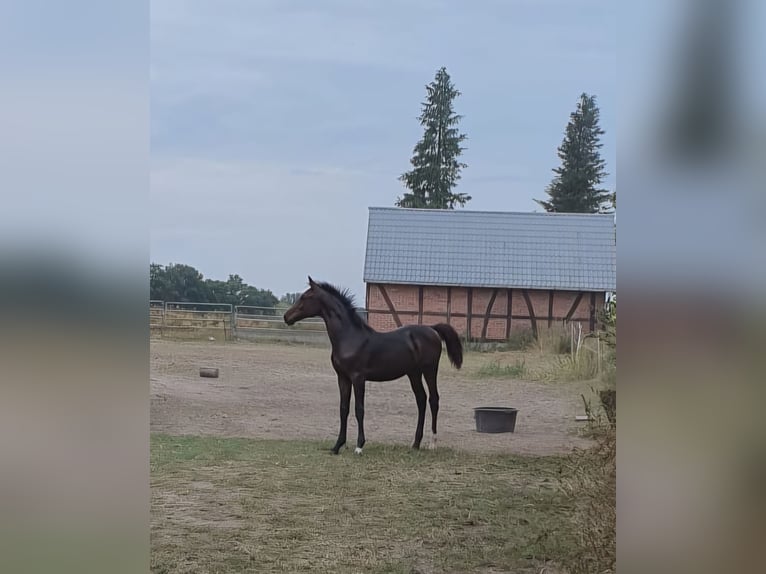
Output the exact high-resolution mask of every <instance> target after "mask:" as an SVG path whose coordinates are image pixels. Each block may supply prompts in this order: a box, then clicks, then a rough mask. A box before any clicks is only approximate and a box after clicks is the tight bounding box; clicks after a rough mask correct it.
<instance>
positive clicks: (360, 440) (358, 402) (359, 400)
mask: <svg viewBox="0 0 766 574" xmlns="http://www.w3.org/2000/svg"><path fill="white" fill-rule="evenodd" d="M353 385H354V410H355V411H356V424H357V427H359V434H358V435H357V437H356V448H355V449H354V452H355V453H356V454H362V447H363V446H364V443H365V439H364V387H365V380H364V379H362V378H359V377H355V378H354V382H353Z"/></svg>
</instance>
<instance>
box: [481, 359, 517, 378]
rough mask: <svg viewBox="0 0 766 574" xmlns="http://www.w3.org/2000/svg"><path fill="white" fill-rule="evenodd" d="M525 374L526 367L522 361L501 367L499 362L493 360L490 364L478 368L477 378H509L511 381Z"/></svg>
mask: <svg viewBox="0 0 766 574" xmlns="http://www.w3.org/2000/svg"><path fill="white" fill-rule="evenodd" d="M526 374H527V366H526V364H525V363H524V360H523V359H516V361H515V362H514V363H513V364H512V365H501V364H500V362H499V361H497V360H495V361H492V362H491V363H486V364H484V365H482V366H481V367H480V368H479V372H478V375H479V377H488V378H492V377H509V378H513V379H520V378H522V377H524V376H525V375H526Z"/></svg>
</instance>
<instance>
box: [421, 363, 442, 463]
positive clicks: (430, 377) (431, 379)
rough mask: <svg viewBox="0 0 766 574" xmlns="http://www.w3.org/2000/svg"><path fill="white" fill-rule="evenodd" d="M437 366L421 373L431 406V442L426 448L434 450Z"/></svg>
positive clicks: (436, 412) (437, 412)
mask: <svg viewBox="0 0 766 574" xmlns="http://www.w3.org/2000/svg"><path fill="white" fill-rule="evenodd" d="M438 371H439V364H438V363H437V364H436V366H435V367H433V368H431V369H427V370H426V371H424V372H423V375H424V376H425V379H426V384H427V385H428V404H429V405H430V406H431V442H430V443H429V445H428V448H431V449H434V448H436V418H437V416H438V415H439V391H438V390H437V388H436V375H437V373H438Z"/></svg>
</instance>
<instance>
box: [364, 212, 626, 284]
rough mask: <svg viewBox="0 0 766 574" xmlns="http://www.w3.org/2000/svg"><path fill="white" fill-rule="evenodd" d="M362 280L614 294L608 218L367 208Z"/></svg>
mask: <svg viewBox="0 0 766 574" xmlns="http://www.w3.org/2000/svg"><path fill="white" fill-rule="evenodd" d="M364 281H365V282H367V283H370V282H371V283H405V284H415V285H453V286H457V285H461V286H470V287H515V288H527V289H559V290H575V291H614V290H616V288H617V248H616V245H615V223H614V216H612V215H603V214H592V215H591V214H574V213H572V214H569V213H505V212H486V211H464V210H455V211H448V210H430V209H401V208H395V207H371V208H370V219H369V225H368V228H367V253H366V255H365V261H364Z"/></svg>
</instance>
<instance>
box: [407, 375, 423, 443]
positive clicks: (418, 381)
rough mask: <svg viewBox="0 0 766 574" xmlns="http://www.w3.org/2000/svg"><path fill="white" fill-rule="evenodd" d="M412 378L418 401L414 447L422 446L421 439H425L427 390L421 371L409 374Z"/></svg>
mask: <svg viewBox="0 0 766 574" xmlns="http://www.w3.org/2000/svg"><path fill="white" fill-rule="evenodd" d="M407 376H408V377H409V378H410V385H411V386H412V392H413V393H415V400H416V401H417V403H418V427H417V430H416V431H415V442H414V443H412V448H420V441H422V440H423V425H424V424H425V422H426V390H425V389H424V388H423V379H422V375H421V373H420V372H414V373H410V374H409V375H407Z"/></svg>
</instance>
